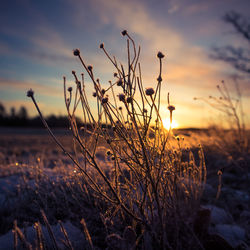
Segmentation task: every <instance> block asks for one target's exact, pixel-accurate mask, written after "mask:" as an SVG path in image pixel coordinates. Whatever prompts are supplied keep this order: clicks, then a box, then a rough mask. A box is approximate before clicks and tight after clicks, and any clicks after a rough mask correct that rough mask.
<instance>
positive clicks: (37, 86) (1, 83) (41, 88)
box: [0, 78, 62, 97]
mask: <svg viewBox="0 0 250 250" xmlns="http://www.w3.org/2000/svg"><path fill="white" fill-rule="evenodd" d="M0 88H1V90H5V91H11V92H17V91H22V92H23V93H26V91H27V90H28V89H33V90H34V91H35V92H37V93H39V94H42V95H46V96H57V97H61V96H62V94H61V92H59V91H58V90H59V88H58V87H56V86H48V85H47V86H45V85H42V84H41V83H39V82H35V81H29V80H27V81H18V80H10V79H5V78H0Z"/></svg>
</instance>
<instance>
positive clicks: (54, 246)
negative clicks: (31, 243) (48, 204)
mask: <svg viewBox="0 0 250 250" xmlns="http://www.w3.org/2000/svg"><path fill="white" fill-rule="evenodd" d="M41 214H42V217H43V221H44V223H45V225H46V228H47V230H48V233H49V236H50V238H51V241H52V242H53V248H54V249H56V250H59V247H58V245H57V242H56V238H55V235H54V233H53V230H52V228H51V226H50V224H49V222H48V219H47V217H46V215H45V213H44V211H43V210H41Z"/></svg>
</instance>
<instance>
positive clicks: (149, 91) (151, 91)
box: [145, 88, 155, 96]
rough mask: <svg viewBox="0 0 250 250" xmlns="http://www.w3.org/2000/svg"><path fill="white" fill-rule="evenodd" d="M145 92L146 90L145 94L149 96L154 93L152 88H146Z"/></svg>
mask: <svg viewBox="0 0 250 250" xmlns="http://www.w3.org/2000/svg"><path fill="white" fill-rule="evenodd" d="M145 92H146V95H149V96H152V95H153V94H154V93H155V91H154V89H153V88H147V89H146V91H145Z"/></svg>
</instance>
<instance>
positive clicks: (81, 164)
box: [27, 30, 206, 249]
mask: <svg viewBox="0 0 250 250" xmlns="http://www.w3.org/2000/svg"><path fill="white" fill-rule="evenodd" d="M122 35H123V36H124V37H126V38H127V65H126V66H124V65H122V64H119V63H118V61H117V59H116V57H112V56H110V54H109V53H108V52H107V50H106V48H105V46H104V44H103V43H102V44H101V45H100V49H101V50H102V51H103V52H104V54H105V55H106V56H107V58H108V59H109V61H110V62H111V63H112V65H113V66H114V69H115V73H114V81H109V86H108V87H106V88H104V87H103V86H104V85H103V84H101V81H100V80H99V79H98V78H96V76H95V72H94V68H93V67H92V66H90V65H88V64H87V63H86V62H85V60H84V59H83V57H82V55H81V53H80V50H79V49H75V50H74V51H73V54H74V56H76V57H78V58H79V61H80V62H81V64H82V66H83V67H84V69H85V71H86V72H87V74H88V77H89V78H90V79H91V81H92V84H93V87H94V92H93V97H89V96H87V94H86V88H87V87H88V86H86V85H85V79H84V74H81V77H80V78H79V77H78V75H77V73H76V72H75V71H72V74H73V76H74V79H75V84H76V85H75V88H72V87H68V88H67V81H66V78H65V77H64V99H65V105H66V109H67V113H68V118H69V122H70V128H71V131H72V136H73V141H74V146H73V147H74V152H75V153H74V155H73V154H71V153H69V152H68V151H66V150H65V148H64V146H63V145H62V144H61V143H60V142H59V141H58V139H57V138H56V137H55V136H54V134H53V133H52V131H51V130H50V128H49V127H48V125H47V123H46V121H45V120H44V118H43V116H42V113H41V111H40V109H39V107H38V104H37V103H36V100H35V97H34V92H33V91H32V90H29V91H28V93H27V96H28V97H31V98H32V100H33V102H34V104H35V106H36V108H37V110H38V113H39V115H40V117H41V119H42V121H43V123H44V125H45V127H46V128H47V129H48V131H49V133H50V134H51V136H52V137H53V138H54V140H55V141H56V143H57V144H58V145H59V147H61V149H62V150H63V151H64V153H65V154H66V155H68V156H69V157H70V158H71V160H72V161H73V162H74V164H75V166H76V167H77V168H78V170H79V173H80V175H81V176H82V178H83V180H84V185H86V187H87V189H88V190H90V191H91V193H92V194H93V195H94V196H95V199H96V201H97V202H98V203H99V204H104V205H102V206H103V211H102V213H103V220H104V221H105V223H106V222H107V221H109V222H110V224H112V223H111V222H112V221H116V223H117V222H118V223H119V225H120V227H121V230H122V231H123V230H124V229H125V231H124V235H125V236H124V235H123V238H124V239H125V238H126V237H127V236H128V235H130V236H131V237H132V238H133V237H134V238H135V240H133V241H132V242H133V246H132V247H135V246H137V247H143V246H146V245H147V246H150V245H151V247H153V246H155V247H156V248H159V249H171V248H172V247H173V248H181V246H184V244H187V241H190V235H191V236H192V237H191V238H192V239H193V242H192V243H190V244H199V242H198V240H197V238H196V237H195V235H194V233H193V229H192V223H193V219H194V216H195V214H196V211H197V209H198V208H199V201H200V197H201V195H202V192H203V188H204V184H205V181H206V168H205V162H204V157H203V152H202V148H201V147H200V148H199V149H198V156H199V161H198V163H197V162H196V161H195V159H194V155H193V154H192V152H191V151H190V150H186V151H185V150H183V149H182V146H181V141H180V138H179V137H177V138H176V139H175V140H176V141H177V146H176V147H174V146H173V143H172V141H173V133H172V130H171V128H170V129H169V130H166V129H165V128H164V127H163V123H162V118H161V111H160V106H161V93H162V61H163V58H164V55H163V54H162V53H161V52H159V53H158V54H157V58H158V60H159V75H158V77H157V84H156V87H155V88H153V87H150V88H147V89H144V87H143V79H142V73H141V66H140V63H139V57H140V47H138V48H137V47H136V44H135V42H134V40H133V39H132V38H131V36H130V35H129V34H128V32H127V31H126V30H124V31H123V32H122ZM105 86H106V85H105ZM90 98H95V99H96V107H93V105H90V104H89V100H90ZM168 104H169V105H168V107H167V108H168V110H169V119H170V123H172V116H173V111H174V110H175V107H174V106H173V105H171V103H170V101H169V95H168ZM78 108H81V110H82V120H83V126H81V127H79V125H78V124H77V121H76V111H77V109H78ZM103 146H105V147H106V150H107V151H106V157H107V160H108V162H109V166H110V169H109V170H108V171H107V169H106V168H105V169H104V168H103V166H102V164H100V163H99V161H98V158H97V150H98V148H99V147H103ZM80 157H82V158H83V159H84V160H83V161H80V160H79V159H80ZM85 226H86V225H85ZM107 226H108V224H107ZM118 236H119V235H118ZM118 236H117V235H113V234H110V235H108V236H107V239H108V241H109V242H112V240H113V241H116V240H117V239H118V238H119V237H118ZM117 237H118V238H117ZM116 238H117V239H116ZM120 238H121V237H120Z"/></svg>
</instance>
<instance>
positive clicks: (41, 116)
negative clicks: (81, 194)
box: [31, 96, 114, 203]
mask: <svg viewBox="0 0 250 250" xmlns="http://www.w3.org/2000/svg"><path fill="white" fill-rule="evenodd" d="M31 98H32V101H33V103H34V104H35V106H36V109H37V111H38V113H39V115H40V118H41V120H42V122H43V124H44V126H45V127H46V129H47V130H48V132H49V134H50V135H51V137H52V138H53V139H54V141H55V142H56V144H57V145H58V146H59V147H60V148H61V149H62V150H63V152H64V154H66V155H67V156H68V157H69V158H70V159H71V160H72V161H73V163H74V164H75V165H76V166H77V167H78V168H79V170H80V171H82V172H83V173H84V174H85V175H86V176H87V177H88V179H89V180H90V182H91V183H92V184H93V185H94V187H95V188H96V189H94V188H93V187H92V186H91V187H92V189H93V190H95V191H98V193H99V194H101V195H102V196H103V197H104V198H106V199H107V200H108V201H110V202H112V203H114V201H113V200H112V199H110V198H109V197H108V196H106V195H105V194H104V193H103V192H102V191H101V190H100V188H99V187H98V186H97V184H96V183H95V181H94V180H93V179H92V178H91V177H90V175H89V174H88V173H87V172H86V171H85V170H84V169H83V168H82V167H81V166H80V165H79V164H78V162H77V161H76V160H75V159H74V158H73V157H72V155H71V154H69V153H68V152H67V151H66V150H65V148H64V147H63V146H62V144H61V143H60V142H59V141H58V140H57V138H56V137H55V136H54V134H53V133H52V131H51V130H50V128H49V126H48V124H47V122H46V121H45V120H44V118H43V115H42V113H41V111H40V109H39V107H38V105H37V103H36V101H35V99H34V97H33V96H32V97H31ZM76 139H77V140H78V138H77V137H76ZM78 142H79V140H78ZM81 145H82V144H81ZM83 148H84V147H83ZM84 149H85V150H86V148H84ZM86 152H87V154H88V155H89V156H90V157H91V154H90V153H89V152H88V150H86Z"/></svg>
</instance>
